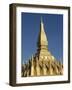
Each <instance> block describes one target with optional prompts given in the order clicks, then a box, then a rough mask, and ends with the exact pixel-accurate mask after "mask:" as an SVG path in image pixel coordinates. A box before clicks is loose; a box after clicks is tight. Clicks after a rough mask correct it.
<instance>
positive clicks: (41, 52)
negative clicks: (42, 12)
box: [22, 18, 63, 76]
mask: <svg viewBox="0 0 72 90" xmlns="http://www.w3.org/2000/svg"><path fill="white" fill-rule="evenodd" d="M62 74H63V65H62V64H61V62H59V61H58V60H56V58H55V57H54V56H53V55H52V54H51V53H50V52H49V50H48V40H47V37H46V33H45V30H44V23H43V20H42V18H41V21H40V32H39V36H38V41H37V52H36V53H35V54H34V55H32V57H31V59H29V61H28V63H26V64H24V65H22V76H45V75H47V76H49V75H62Z"/></svg>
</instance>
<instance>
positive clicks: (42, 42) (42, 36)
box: [37, 17, 48, 48]
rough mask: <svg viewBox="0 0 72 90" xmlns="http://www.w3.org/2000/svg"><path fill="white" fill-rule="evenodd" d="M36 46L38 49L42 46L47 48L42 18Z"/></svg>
mask: <svg viewBox="0 0 72 90" xmlns="http://www.w3.org/2000/svg"><path fill="white" fill-rule="evenodd" d="M37 46H38V48H41V47H42V46H44V47H46V48H47V46H48V41H47V37H46V33H45V30H44V23H43V19H42V17H41V21H40V32H39V37H38V43H37Z"/></svg>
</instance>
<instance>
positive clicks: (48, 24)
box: [21, 12, 63, 62]
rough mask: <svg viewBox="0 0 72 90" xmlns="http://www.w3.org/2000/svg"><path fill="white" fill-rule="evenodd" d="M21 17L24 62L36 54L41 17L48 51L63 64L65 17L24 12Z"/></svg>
mask: <svg viewBox="0 0 72 90" xmlns="http://www.w3.org/2000/svg"><path fill="white" fill-rule="evenodd" d="M21 15H22V17H21V21H22V26H21V30H22V33H21V34H22V35H21V36H22V37H21V44H22V62H26V61H27V60H29V58H30V57H31V56H32V55H33V54H35V53H36V50H37V40H38V35H39V31H40V19H41V17H42V19H43V23H44V28H45V32H46V35H47V39H48V50H49V51H50V52H51V54H52V55H54V56H55V58H56V59H57V60H60V61H61V62H63V15H60V14H43V13H41V14H39V13H24V12H23V13H22V14H21Z"/></svg>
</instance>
